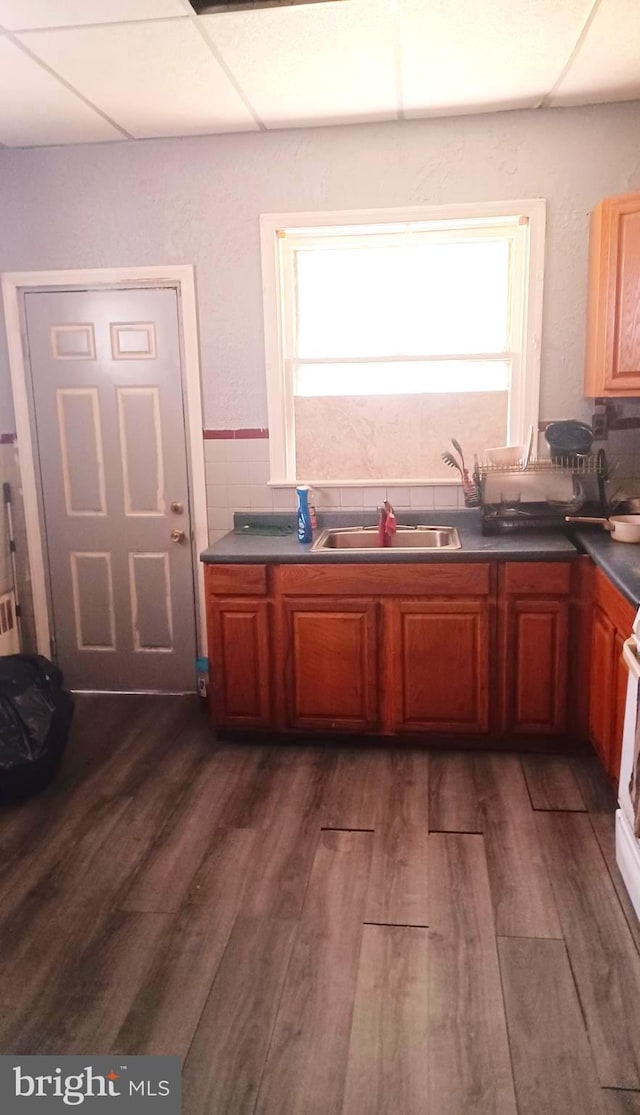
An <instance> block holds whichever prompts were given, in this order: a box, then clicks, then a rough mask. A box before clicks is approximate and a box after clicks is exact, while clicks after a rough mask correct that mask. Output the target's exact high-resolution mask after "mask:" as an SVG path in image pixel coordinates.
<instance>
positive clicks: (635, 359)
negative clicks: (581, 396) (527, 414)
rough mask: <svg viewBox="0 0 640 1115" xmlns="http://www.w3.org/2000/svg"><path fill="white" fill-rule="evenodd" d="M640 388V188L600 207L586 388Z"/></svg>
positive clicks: (594, 222)
mask: <svg viewBox="0 0 640 1115" xmlns="http://www.w3.org/2000/svg"><path fill="white" fill-rule="evenodd" d="M639 392H640V193H636V194H626V195H623V196H621V197H613V198H607V199H605V200H604V201H602V202H600V204H599V205H598V206H597V207H596V209H595V210H594V213H593V215H592V219H591V235H590V245H589V294H588V308H587V344H586V365H585V394H586V395H591V396H598V395H637V394H638V393H639Z"/></svg>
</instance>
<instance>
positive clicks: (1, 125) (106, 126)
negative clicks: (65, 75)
mask: <svg viewBox="0 0 640 1115" xmlns="http://www.w3.org/2000/svg"><path fill="white" fill-rule="evenodd" d="M122 138H123V133H122V132H120V131H118V129H117V128H115V127H113V125H112V124H110V123H109V122H108V121H107V120H105V119H104V118H103V117H102V116H100V115H99V113H97V112H94V111H93V109H91V108H90V107H89V106H88V105H86V104H85V103H84V102H83V101H82V100H81V99H80V98H79V97H77V96H76V95H75V93H72V92H71V91H70V90H69V89H66V88H65V86H64V85H62V84H61V83H60V82H59V81H57V80H56V78H55V77H52V76H51V74H49V73H48V72H47V71H46V70H45V69H43V68H42V66H39V65H38V63H37V62H34V61H33V59H31V58H30V57H29V56H28V55H27V54H25V53H24V51H22V50H20V49H19V47H17V46H15V45H14V43H12V42H10V40H9V39H7V38H2V37H1V36H0V143H3V144H6V145H7V146H9V147H22V146H37V145H46V144H55V143H61V144H63V143H99V142H104V141H108V140H118V139H122Z"/></svg>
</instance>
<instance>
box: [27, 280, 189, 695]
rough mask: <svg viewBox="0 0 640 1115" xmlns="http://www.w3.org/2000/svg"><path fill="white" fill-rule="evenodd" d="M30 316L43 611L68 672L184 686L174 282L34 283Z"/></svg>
mask: <svg viewBox="0 0 640 1115" xmlns="http://www.w3.org/2000/svg"><path fill="white" fill-rule="evenodd" d="M25 317H26V326H27V332H28V343H29V358H30V366H31V379H32V387H33V405H34V414H33V417H34V426H35V432H36V441H37V449H38V457H39V475H40V479H41V497H42V509H43V519H44V527H45V539H46V557H47V569H48V573H49V586H48V587H49V590H50V593H49V596H50V608H51V618H52V626H53V630H54V633H55V640H56V648H55V649H56V651H57V660H58V663H59V665H60V666H61V668H62V670H63V672H64V675H65V680H66V683H67V685H68V686H69V687H70V688H74V689H117V690H123V689H124V690H126V689H133V690H136V689H143V690H144V689H151V690H193V689H194V688H195V650H196V638H195V594H194V579H193V562H192V551H191V542H190V536H191V527H190V517H189V487H188V475H187V456H186V442H185V419H184V412H183V399H182V384H181V373H180V327H179V317H178V301H177V293H176V291H175V290H170V289H164V290H161V289H159V290H151V289H149V290H146V289H140V290H93V291H92V290H85V291H55V292H29V293H27V294H26V295H25ZM172 533H173V537H174V539H175V541H172Z"/></svg>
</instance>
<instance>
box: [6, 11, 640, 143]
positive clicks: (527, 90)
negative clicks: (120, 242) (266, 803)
mask: <svg viewBox="0 0 640 1115" xmlns="http://www.w3.org/2000/svg"><path fill="white" fill-rule="evenodd" d="M636 98H640V0H491V3H488V2H487V3H484V4H480V3H478V0H336V2H329V3H318V4H305V5H298V6H295V7H285V8H264V9H252V10H247V11H239V12H238V11H237V12H221V13H218V14H215V15H208V16H201V17H197V16H196V15H195V14H194V12H193V9H192V8H191V7H190V5H189V3H188V0H0V144H3V145H7V146H29V145H40V144H56V143H83V142H85V143H90V142H108V141H113V140H118V139H122V138H127V137H128V136H132V137H134V138H146V137H151V136H179V135H200V134H215V133H221V132H241V131H251V130H256V129H258V128H285V127H301V126H302V127H304V126H317V125H322V124H346V123H352V122H356V121H376V120H390V119H396V118H400V117H403V116H407V117H414V118H415V117H423V116H434V115H438V116H445V115H453V114H460V113H468V112H489V111H495V110H499V109H508V108H530V109H536V108H539V107H541V106H543V105H544V106H547V105H551V106H555V105H558V106H560V105H570V104H589V103H592V102H599V101H615V100H632V99H636Z"/></svg>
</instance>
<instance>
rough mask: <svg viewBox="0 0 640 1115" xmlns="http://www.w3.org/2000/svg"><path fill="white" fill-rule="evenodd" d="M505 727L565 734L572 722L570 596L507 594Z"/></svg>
mask: <svg viewBox="0 0 640 1115" xmlns="http://www.w3.org/2000/svg"><path fill="white" fill-rule="evenodd" d="M503 639H504V678H503V687H504V694H505V704H504V715H503V723H502V728H503V731H505V732H522V733H525V734H527V733H531V734H534V735H535V734H547V733H551V734H555V735H561V734H562V733H564V732H565V731H566V726H567V669H568V658H569V602H568V600H532V599H527V598H526V597H525V598H524V599H522V600H518V599H514V598H513V597H507V599H506V614H505V630H504V632H503Z"/></svg>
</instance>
